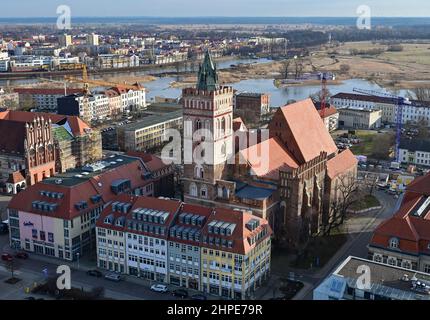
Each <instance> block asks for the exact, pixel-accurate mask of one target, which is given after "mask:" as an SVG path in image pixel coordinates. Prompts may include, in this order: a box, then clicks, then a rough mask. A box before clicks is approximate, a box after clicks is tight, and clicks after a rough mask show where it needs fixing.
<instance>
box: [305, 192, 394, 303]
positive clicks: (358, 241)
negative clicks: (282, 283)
mask: <svg viewBox="0 0 430 320" xmlns="http://www.w3.org/2000/svg"><path fill="white" fill-rule="evenodd" d="M375 196H377V198H378V199H379V201H380V202H381V204H382V207H383V208H382V209H381V210H380V211H379V212H378V213H377V214H376V216H375V219H374V220H373V221H371V222H370V223H369V224H368V225H366V226H364V228H363V229H362V231H361V232H360V233H358V234H356V235H355V237H354V238H353V239H352V240H350V241H349V242H348V243H347V245H346V247H343V248H342V249H341V250H343V252H342V254H341V255H339V256H338V257H337V258H336V259H334V260H333V259H332V260H330V261H329V262H328V265H327V266H325V267H324V272H323V274H318V277H316V276H312V275H302V276H301V277H300V276H299V278H300V280H301V281H305V282H307V283H309V284H311V286H310V287H309V288H307V289H306V292H305V294H304V300H312V292H313V289H314V288H316V287H317V286H318V285H319V284H320V283H321V282H322V281H323V280H324V279H325V278H326V277H327V276H328V275H330V274H331V273H332V272H333V271H334V270H335V269H336V268H337V266H338V265H339V264H340V263H341V262H342V261H344V260H345V259H346V258H347V257H349V256H356V257H360V258H367V252H368V250H367V245H368V244H369V242H370V240H371V237H372V233H373V231H374V230H375V229H376V227H377V226H378V225H379V224H380V223H381V222H382V221H384V220H386V219H387V218H389V217H391V216H392V215H393V214H394V212H393V211H394V210H393V209H394V207H395V205H396V203H397V199H394V197H393V196H392V195H389V194H387V193H385V192H383V191H376V192H375Z"/></svg>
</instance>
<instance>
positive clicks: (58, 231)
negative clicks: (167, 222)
mask: <svg viewBox="0 0 430 320" xmlns="http://www.w3.org/2000/svg"><path fill="white" fill-rule="evenodd" d="M153 183H154V179H152V174H151V172H150V171H148V170H147V169H146V167H145V164H144V163H143V162H142V160H141V159H140V158H135V157H130V156H125V155H113V156H109V157H107V158H105V159H103V160H102V161H100V162H96V163H92V164H88V165H86V166H84V167H81V168H77V169H74V170H69V171H67V172H65V173H62V174H59V175H56V176H55V177H50V178H46V179H44V180H43V181H40V182H38V183H36V184H35V185H33V186H31V187H28V188H27V189H26V190H24V191H22V192H20V193H18V194H17V195H15V196H14V197H13V198H12V200H11V201H10V203H9V205H8V209H7V210H8V215H9V221H10V227H11V232H10V244H11V247H12V248H16V249H22V250H26V251H29V252H34V253H37V254H41V255H47V256H52V257H56V258H59V259H64V260H74V259H76V258H77V257H78V254H79V256H82V255H85V254H87V252H88V251H91V250H92V249H93V248H94V249H95V240H96V235H95V226H96V221H97V218H98V217H99V215H100V213H101V212H102V211H103V209H104V208H105V207H106V206H107V205H108V204H111V203H112V201H113V199H114V198H116V196H118V195H120V194H123V193H126V194H133V195H144V196H152V195H153V189H154V188H153ZM113 244H114V245H115V243H113ZM123 244H125V242H123ZM118 246H119V244H118Z"/></svg>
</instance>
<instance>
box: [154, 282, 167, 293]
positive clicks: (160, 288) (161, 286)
mask: <svg viewBox="0 0 430 320" xmlns="http://www.w3.org/2000/svg"><path fill="white" fill-rule="evenodd" d="M151 290H152V291H155V292H161V293H165V292H167V291H168V289H167V286H166V285H164V284H153V285H152V286H151Z"/></svg>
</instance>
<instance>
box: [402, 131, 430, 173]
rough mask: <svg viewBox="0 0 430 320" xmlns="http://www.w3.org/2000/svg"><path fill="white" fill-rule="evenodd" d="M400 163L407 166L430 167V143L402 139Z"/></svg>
mask: <svg viewBox="0 0 430 320" xmlns="http://www.w3.org/2000/svg"><path fill="white" fill-rule="evenodd" d="M399 161H400V162H401V163H405V164H413V165H418V166H430V141H428V140H424V139H418V138H414V139H412V140H409V139H402V140H401V141H400V147H399Z"/></svg>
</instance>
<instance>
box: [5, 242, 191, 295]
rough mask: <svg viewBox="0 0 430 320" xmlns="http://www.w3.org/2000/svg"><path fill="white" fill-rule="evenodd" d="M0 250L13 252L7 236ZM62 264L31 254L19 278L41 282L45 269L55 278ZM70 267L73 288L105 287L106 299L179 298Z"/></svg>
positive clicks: (20, 265) (135, 282)
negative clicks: (22, 276)
mask: <svg viewBox="0 0 430 320" xmlns="http://www.w3.org/2000/svg"><path fill="white" fill-rule="evenodd" d="M0 248H2V251H1V252H11V249H10V248H9V240H8V236H7V235H1V236H0ZM11 253H12V252H11ZM61 264H62V261H58V263H47V262H45V261H41V260H39V259H38V257H37V256H36V257H35V256H34V255H32V254H30V258H29V259H28V260H19V259H18V260H17V274H18V277H20V275H22V274H25V278H26V279H27V280H28V279H33V281H35V282H39V281H41V280H43V279H44V278H45V277H46V276H45V275H44V272H43V270H44V269H47V271H48V276H55V275H56V270H57V267H58V266H59V265H61ZM69 265H70V267H71V269H72V274H71V282H72V287H76V288H84V289H85V290H91V289H92V288H96V287H103V288H104V289H105V296H106V297H109V298H114V299H121V300H140V299H142V300H177V298H176V297H174V296H172V295H171V294H168V293H166V294H163V293H157V292H153V291H151V290H150V289H149V288H148V286H147V283H143V281H142V283H139V280H138V279H132V280H133V281H130V280H128V277H127V276H125V280H122V281H120V282H114V281H109V280H106V279H105V278H104V277H101V278H96V277H92V276H88V275H87V274H86V272H85V271H83V270H78V269H77V265H76V263H71V264H69ZM0 274H2V275H3V276H7V271H6V270H5V268H4V264H3V262H2V261H0ZM189 293H190V294H191V292H189Z"/></svg>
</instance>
